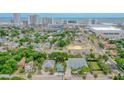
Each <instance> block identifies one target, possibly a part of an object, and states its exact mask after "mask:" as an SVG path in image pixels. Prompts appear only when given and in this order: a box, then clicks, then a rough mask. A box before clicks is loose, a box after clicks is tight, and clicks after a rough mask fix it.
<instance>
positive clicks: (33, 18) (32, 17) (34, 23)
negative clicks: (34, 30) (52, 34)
mask: <svg viewBox="0 0 124 93" xmlns="http://www.w3.org/2000/svg"><path fill="white" fill-rule="evenodd" d="M28 24H29V25H30V26H37V25H38V15H30V16H29V18H28Z"/></svg>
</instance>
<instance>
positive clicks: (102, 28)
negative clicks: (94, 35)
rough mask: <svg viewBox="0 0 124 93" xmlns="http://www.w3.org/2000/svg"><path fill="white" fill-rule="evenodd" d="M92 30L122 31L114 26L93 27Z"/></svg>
mask: <svg viewBox="0 0 124 93" xmlns="http://www.w3.org/2000/svg"><path fill="white" fill-rule="evenodd" d="M91 29H93V30H104V31H105V30H111V31H115V30H116V31H121V29H120V28H116V27H113V26H98V27H97V26H93V27H91Z"/></svg>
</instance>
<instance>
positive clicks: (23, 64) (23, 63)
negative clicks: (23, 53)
mask: <svg viewBox="0 0 124 93" xmlns="http://www.w3.org/2000/svg"><path fill="white" fill-rule="evenodd" d="M25 61H26V59H25V57H23V58H22V59H21V61H20V62H19V63H18V66H25Z"/></svg>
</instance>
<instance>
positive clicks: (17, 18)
mask: <svg viewBox="0 0 124 93" xmlns="http://www.w3.org/2000/svg"><path fill="white" fill-rule="evenodd" d="M13 23H14V26H20V24H21V14H20V13H14V14H13Z"/></svg>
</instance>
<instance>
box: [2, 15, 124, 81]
mask: <svg viewBox="0 0 124 93" xmlns="http://www.w3.org/2000/svg"><path fill="white" fill-rule="evenodd" d="M11 15H12V16H10V17H9V18H8V17H4V18H0V80H124V21H122V22H120V21H119V22H118V21H117V22H115V21H113V20H115V19H113V20H112V19H111V21H110V20H109V19H107V20H103V19H97V18H91V19H90V18H85V19H81V18H53V17H48V16H43V17H41V16H40V15H39V14H28V16H26V17H24V16H23V17H22V16H21V15H22V14H20V13H13V14H11ZM41 15H42V14H41ZM82 15H83V14H82ZM1 19H2V20H1ZM116 20H117V19H116ZM118 20H120V19H118Z"/></svg>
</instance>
